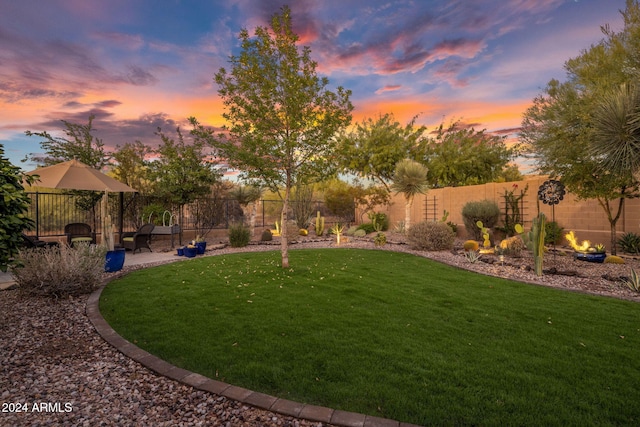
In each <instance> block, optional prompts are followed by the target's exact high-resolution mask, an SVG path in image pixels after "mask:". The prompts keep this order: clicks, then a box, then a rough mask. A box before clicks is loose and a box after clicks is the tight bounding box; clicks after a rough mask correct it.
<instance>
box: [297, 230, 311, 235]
mask: <svg viewBox="0 0 640 427" xmlns="http://www.w3.org/2000/svg"><path fill="white" fill-rule="evenodd" d="M298 234H299V235H301V236H308V235H309V230H307V229H306V228H301V229H300V230H298Z"/></svg>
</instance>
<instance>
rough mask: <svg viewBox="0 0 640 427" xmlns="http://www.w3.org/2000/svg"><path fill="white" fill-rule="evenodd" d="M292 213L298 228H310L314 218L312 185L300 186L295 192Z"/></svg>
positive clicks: (297, 186)
mask: <svg viewBox="0 0 640 427" xmlns="http://www.w3.org/2000/svg"><path fill="white" fill-rule="evenodd" d="M292 196H293V200H291V211H292V212H293V217H294V218H295V221H296V226H297V227H298V228H299V229H300V228H304V229H306V228H308V227H309V223H310V222H311V218H312V217H313V187H312V186H311V185H303V184H298V185H296V187H295V191H294V192H293V195H292Z"/></svg>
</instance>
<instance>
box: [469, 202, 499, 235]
mask: <svg viewBox="0 0 640 427" xmlns="http://www.w3.org/2000/svg"><path fill="white" fill-rule="evenodd" d="M499 218H500V208H499V207H498V205H497V204H496V202H494V201H492V200H481V201H475V202H468V203H467V204H465V205H464V206H463V207H462V219H463V222H464V227H465V229H466V230H467V233H468V235H469V237H470V238H473V239H475V240H480V239H481V238H482V232H481V230H480V229H479V228H478V226H477V225H476V224H477V222H478V221H482V224H483V225H484V227H486V228H492V227H495V225H496V224H497V223H498V219H499Z"/></svg>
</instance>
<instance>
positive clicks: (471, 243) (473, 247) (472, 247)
mask: <svg viewBox="0 0 640 427" xmlns="http://www.w3.org/2000/svg"><path fill="white" fill-rule="evenodd" d="M462 248H463V249H464V250H465V252H468V251H477V250H478V249H480V245H478V242H476V241H475V240H467V241H466V242H464V244H463V245H462Z"/></svg>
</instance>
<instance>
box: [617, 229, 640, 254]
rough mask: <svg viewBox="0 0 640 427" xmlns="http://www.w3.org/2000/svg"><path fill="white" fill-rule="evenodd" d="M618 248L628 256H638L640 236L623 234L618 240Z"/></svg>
mask: <svg viewBox="0 0 640 427" xmlns="http://www.w3.org/2000/svg"><path fill="white" fill-rule="evenodd" d="M618 246H620V249H622V251H623V252H626V253H628V254H640V236H638V235H637V234H636V233H631V232H629V233H625V234H623V235H622V237H620V239H619V240H618Z"/></svg>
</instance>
